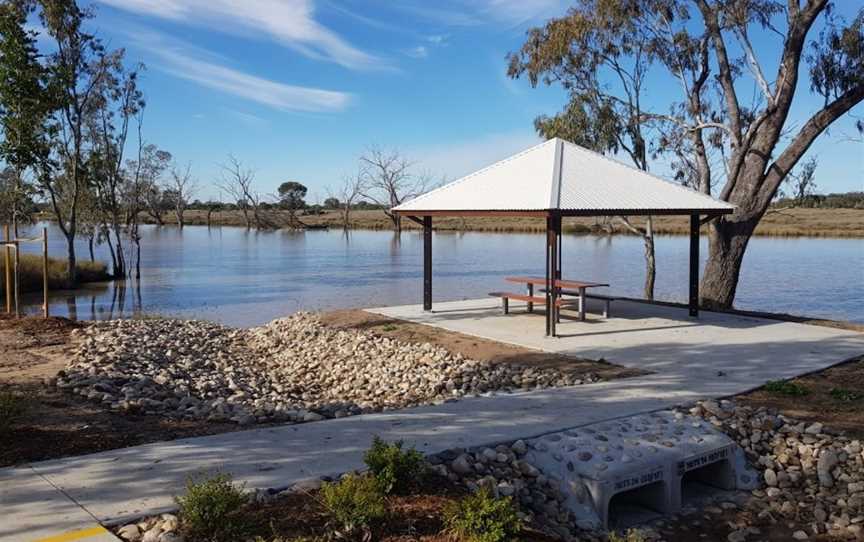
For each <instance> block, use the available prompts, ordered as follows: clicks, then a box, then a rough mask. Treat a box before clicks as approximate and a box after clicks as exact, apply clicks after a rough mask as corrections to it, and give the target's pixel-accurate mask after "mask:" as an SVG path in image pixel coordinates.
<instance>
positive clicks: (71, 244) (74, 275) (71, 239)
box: [66, 231, 78, 288]
mask: <svg viewBox="0 0 864 542" xmlns="http://www.w3.org/2000/svg"><path fill="white" fill-rule="evenodd" d="M66 250H67V253H68V255H69V262H68V267H67V269H66V280H67V281H68V282H69V284H68V286H69V288H75V287H76V286H78V267H77V261H76V259H75V234H74V233H71V231H70V233H68V234H66Z"/></svg>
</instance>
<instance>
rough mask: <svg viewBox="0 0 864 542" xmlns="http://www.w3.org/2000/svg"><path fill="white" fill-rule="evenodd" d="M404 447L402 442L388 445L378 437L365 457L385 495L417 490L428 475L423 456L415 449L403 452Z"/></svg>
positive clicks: (374, 439)
mask: <svg viewBox="0 0 864 542" xmlns="http://www.w3.org/2000/svg"><path fill="white" fill-rule="evenodd" d="M402 445H403V442H402V441H401V440H399V441H396V442H393V443H388V442H385V441H383V440H381V439H380V438H378V437H377V436H376V437H374V438H373V439H372V447H371V448H369V450H367V451H366V454H365V455H364V456H363V461H364V462H365V463H366V466H367V467H369V471H370V472H371V473H372V475H373V476H375V479H376V480H378V483H379V484H380V485H381V490H382V491H384V493H393V492H396V493H404V492H407V491H409V490H410V489H413V488H416V487H417V485H418V484H419V483H420V482H421V481H422V479H423V476H424V474H425V473H426V463H425V461H424V460H423V454H421V453H420V452H418V451H417V450H415V449H414V448H411V449H408V450H403V449H402Z"/></svg>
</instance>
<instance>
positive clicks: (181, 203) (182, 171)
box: [169, 163, 198, 229]
mask: <svg viewBox="0 0 864 542" xmlns="http://www.w3.org/2000/svg"><path fill="white" fill-rule="evenodd" d="M170 177H171V178H170V180H169V183H170V186H171V190H172V191H173V192H174V198H173V199H174V201H173V203H174V214H175V215H176V216H177V226H178V227H180V228H181V229H182V228H183V226H185V225H186V222H185V220H184V218H183V215H184V213H185V211H186V206H187V205H188V204H189V200H191V199H192V196H193V195H194V194H195V192H196V191H197V189H198V183H197V182H196V181H195V179H193V178H192V164H190V163H187V164H186V167H185V168H181V167H179V166H177V165H176V164H175V165H174V166H172V167H171V175H170Z"/></svg>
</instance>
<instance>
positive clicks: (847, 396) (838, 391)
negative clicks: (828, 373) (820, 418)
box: [828, 388, 864, 403]
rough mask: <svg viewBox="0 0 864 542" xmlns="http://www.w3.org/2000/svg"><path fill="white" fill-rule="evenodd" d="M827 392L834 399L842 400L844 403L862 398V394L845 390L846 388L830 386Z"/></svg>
mask: <svg viewBox="0 0 864 542" xmlns="http://www.w3.org/2000/svg"><path fill="white" fill-rule="evenodd" d="M828 394H829V395H831V397H833V398H834V399H837V400H838V401H843V402H844V403H854V402H855V401H860V400H861V399H864V394H862V393H858V392H854V391H852V390H847V389H846V388H831V390H830V391H828Z"/></svg>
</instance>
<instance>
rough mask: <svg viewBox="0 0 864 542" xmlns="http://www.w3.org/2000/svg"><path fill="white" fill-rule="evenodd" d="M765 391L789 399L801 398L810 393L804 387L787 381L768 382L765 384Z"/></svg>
mask: <svg viewBox="0 0 864 542" xmlns="http://www.w3.org/2000/svg"><path fill="white" fill-rule="evenodd" d="M764 388H765V391H767V392H770V393H776V394H778V395H787V396H789V397H801V396H804V395H807V394H808V393H810V392H809V391H808V390H807V388H806V387H804V386H803V385H802V384H799V383H797V382H792V381H789V380H769V381H768V382H765V386H764Z"/></svg>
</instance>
